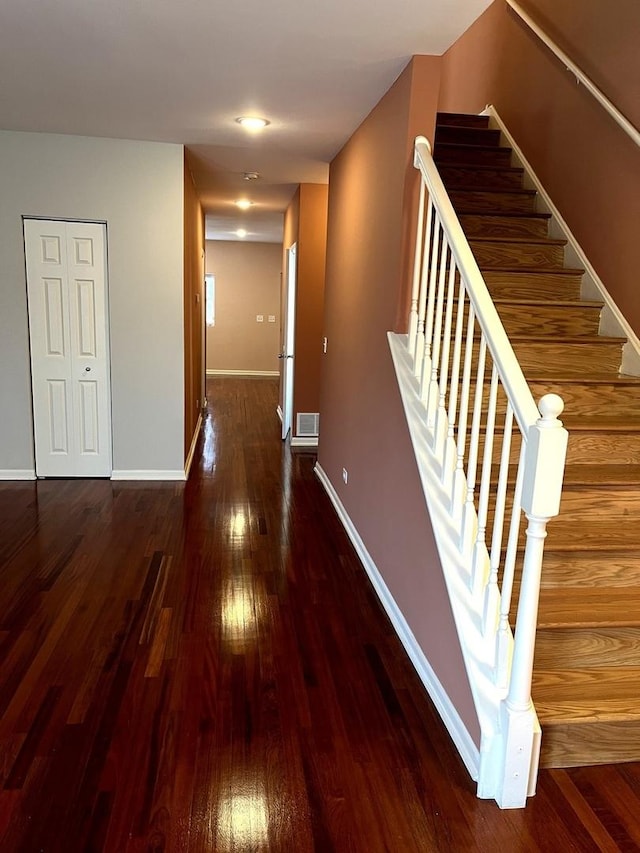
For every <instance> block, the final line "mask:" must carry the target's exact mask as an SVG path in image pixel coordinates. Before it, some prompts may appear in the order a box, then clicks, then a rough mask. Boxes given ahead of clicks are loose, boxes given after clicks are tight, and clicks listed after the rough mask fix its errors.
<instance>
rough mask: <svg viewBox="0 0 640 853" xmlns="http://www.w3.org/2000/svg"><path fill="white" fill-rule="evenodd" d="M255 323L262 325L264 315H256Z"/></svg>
mask: <svg viewBox="0 0 640 853" xmlns="http://www.w3.org/2000/svg"><path fill="white" fill-rule="evenodd" d="M256 323H264V314H256Z"/></svg>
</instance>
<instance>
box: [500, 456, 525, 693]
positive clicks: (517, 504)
mask: <svg viewBox="0 0 640 853" xmlns="http://www.w3.org/2000/svg"><path fill="white" fill-rule="evenodd" d="M526 450H527V445H526V442H525V441H523V442H522V446H521V448H520V460H519V462H518V472H517V474H516V485H515V488H514V491H513V506H512V507H511V522H510V524H509V536H508V538H507V552H506V554H505V558H504V569H503V571H502V588H501V590H500V622H499V625H498V648H497V652H496V684H497V685H498V687H506V686H507V684H508V683H509V672H510V670H511V658H512V654H513V636H512V634H511V628H510V627H509V614H510V613H511V596H512V593H513V581H514V576H515V570H516V556H517V553H518V537H519V535H520V516H521V513H522V484H523V482H524V457H525V453H526Z"/></svg>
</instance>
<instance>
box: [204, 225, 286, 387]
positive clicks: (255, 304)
mask: <svg viewBox="0 0 640 853" xmlns="http://www.w3.org/2000/svg"><path fill="white" fill-rule="evenodd" d="M206 255H207V258H206V269H207V273H212V274H213V275H215V277H216V320H215V326H213V327H210V328H207V370H242V371H247V372H252V371H255V372H257V373H261V372H269V371H270V372H273V371H277V370H278V364H279V362H278V357H277V356H278V352H279V341H280V317H281V313H280V271H281V269H282V267H281V263H282V247H281V246H280V244H279V243H244V242H241V241H236V242H231V241H229V242H226V241H218V240H207V252H206ZM258 314H262V316H263V317H264V322H262V323H258V322H256V316H257V315H258ZM270 314H271V315H273V316H275V318H276V320H275V323H269V322H268V318H269V315H270Z"/></svg>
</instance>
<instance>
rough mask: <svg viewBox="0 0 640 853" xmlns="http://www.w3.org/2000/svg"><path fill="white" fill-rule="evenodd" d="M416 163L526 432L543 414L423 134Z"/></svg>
mask: <svg viewBox="0 0 640 853" xmlns="http://www.w3.org/2000/svg"><path fill="white" fill-rule="evenodd" d="M414 166H415V168H416V169H419V170H420V172H421V173H422V175H423V177H424V180H425V183H426V185H427V188H428V190H429V195H430V197H431V200H432V201H433V204H434V206H435V207H436V208H437V209H438V211H439V214H440V220H441V222H442V227H443V228H444V230H445V231H446V232H447V234H448V236H449V239H450V248H451V252H452V254H453V257H454V258H455V260H456V264H457V267H458V269H459V270H460V272H461V274H462V275H463V277H464V278H465V280H466V281H473V282H474V284H475V287H474V289H473V290H470V291H469V299H470V300H471V302H472V303H473V308H474V311H475V313H476V317H477V318H478V320H479V322H480V324H481V326H482V327H483V328H485V329H487V330H490V333H491V337H488V338H487V346H488V348H489V351H490V352H491V356H492V357H493V361H494V363H495V365H496V367H497V368H498V372H499V374H500V379H501V380H502V384H503V385H504V386H505V388H506V389H507V391H508V393H509V399H510V400H512V401H513V402H512V405H513V411H514V414H515V417H516V420H517V421H518V425H519V427H520V430H521V431H522V433H523V435H525V436H526V435H527V433H528V430H529V426H530V425H531V424H533V423H535V422H536V420H537V419H538V418H539V417H540V415H539V414H538V407H537V406H536V404H535V402H534V399H533V396H532V395H531V391H530V389H529V386H528V384H527V380H526V379H525V378H524V374H523V373H522V368H521V367H520V363H519V361H518V359H517V358H516V357H515V354H514V352H513V349H512V347H511V342H510V341H509V338H508V337H507V333H506V332H505V330H504V326H503V325H502V321H501V320H500V317H499V316H498V312H497V310H496V307H495V305H494V304H493V300H492V299H491V296H490V295H489V291H488V290H487V286H486V284H485V283H484V278H483V277H482V273H481V272H480V268H479V267H478V264H477V262H476V259H475V258H474V256H473V252H472V251H471V249H470V247H469V243H468V242H467V238H466V237H465V235H464V232H463V230H462V226H461V225H460V222H459V221H458V217H457V216H456V213H455V211H454V209H453V205H452V204H451V200H450V199H449V195H448V194H447V191H446V189H445V187H444V184H443V183H442V178H441V177H440V175H439V173H438V170H437V168H436V165H435V163H434V162H433V158H432V156H431V146H430V144H429V141H428V139H427V138H426V137H424V136H417V137H416V141H415V153H414Z"/></svg>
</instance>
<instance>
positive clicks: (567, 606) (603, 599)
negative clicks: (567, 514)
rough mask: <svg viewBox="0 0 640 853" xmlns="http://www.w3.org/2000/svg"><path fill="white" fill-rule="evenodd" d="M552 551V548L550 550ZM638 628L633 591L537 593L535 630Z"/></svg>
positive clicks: (639, 608) (639, 597) (637, 594)
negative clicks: (537, 612) (538, 602)
mask: <svg viewBox="0 0 640 853" xmlns="http://www.w3.org/2000/svg"><path fill="white" fill-rule="evenodd" d="M554 547H555V546H554ZM607 625H608V626H615V625H617V626H621V627H631V626H633V627H640V590H638V588H637V587H591V586H589V587H577V586H576V587H569V586H567V587H562V588H560V589H547V588H545V589H541V590H540V605H539V619H538V627H539V628H576V627H582V628H596V627H604V626H607Z"/></svg>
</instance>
